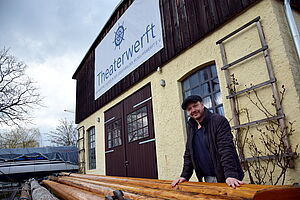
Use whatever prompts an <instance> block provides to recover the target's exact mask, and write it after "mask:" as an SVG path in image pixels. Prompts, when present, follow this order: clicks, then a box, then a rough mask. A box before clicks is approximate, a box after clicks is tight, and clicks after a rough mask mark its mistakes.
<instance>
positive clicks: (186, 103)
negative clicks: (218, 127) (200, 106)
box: [181, 95, 202, 110]
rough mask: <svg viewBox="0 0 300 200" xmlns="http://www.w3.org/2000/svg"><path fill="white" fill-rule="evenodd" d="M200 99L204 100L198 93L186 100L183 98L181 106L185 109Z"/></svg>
mask: <svg viewBox="0 0 300 200" xmlns="http://www.w3.org/2000/svg"><path fill="white" fill-rule="evenodd" d="M198 101H199V102H202V98H201V97H200V96H198V95H191V96H188V97H187V98H186V99H185V100H183V102H182V104H181V108H182V109H183V110H185V109H186V107H187V106H188V104H189V103H197V102H198Z"/></svg>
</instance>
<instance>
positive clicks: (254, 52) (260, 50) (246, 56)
mask: <svg viewBox="0 0 300 200" xmlns="http://www.w3.org/2000/svg"><path fill="white" fill-rule="evenodd" d="M267 49H268V46H264V47H262V48H260V49H257V50H255V51H253V52H251V53H249V54H248V55H245V56H243V57H241V58H239V59H237V60H235V61H233V62H231V63H228V64H227V65H225V66H224V67H222V68H221V69H222V70H225V69H228V68H229V67H231V66H233V65H236V64H238V63H240V62H242V61H244V60H246V59H248V58H251V57H252V56H254V55H256V54H258V53H260V52H263V51H265V50H267Z"/></svg>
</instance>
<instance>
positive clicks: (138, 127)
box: [127, 106, 149, 142]
mask: <svg viewBox="0 0 300 200" xmlns="http://www.w3.org/2000/svg"><path fill="white" fill-rule="evenodd" d="M127 129H128V142H133V141H136V140H139V139H142V138H146V137H148V136H149V130H148V115H147V107H146V106H144V107H142V108H140V109H138V110H136V111H134V112H132V113H130V114H128V115H127Z"/></svg>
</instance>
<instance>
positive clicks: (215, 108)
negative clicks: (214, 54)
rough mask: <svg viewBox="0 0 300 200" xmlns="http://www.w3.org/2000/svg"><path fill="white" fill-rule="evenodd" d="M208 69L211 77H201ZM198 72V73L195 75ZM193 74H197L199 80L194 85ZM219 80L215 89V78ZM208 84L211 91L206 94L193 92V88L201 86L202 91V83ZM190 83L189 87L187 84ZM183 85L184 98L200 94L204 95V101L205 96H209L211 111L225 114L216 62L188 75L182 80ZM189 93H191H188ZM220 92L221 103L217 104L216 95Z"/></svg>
mask: <svg viewBox="0 0 300 200" xmlns="http://www.w3.org/2000/svg"><path fill="white" fill-rule="evenodd" d="M207 70H209V73H210V77H208V78H207V79H206V80H205V79H202V78H201V73H205V72H206V71H207ZM195 74H196V75H195ZM193 76H197V79H198V82H197V85H194V86H192V84H191V81H192V79H191V78H192V77H193ZM216 79H217V80H218V85H219V87H218V89H216V90H215V89H214V85H213V80H216ZM186 81H188V82H189V83H188V84H186ZM205 84H208V85H209V87H210V91H207V93H205V95H203V94H198V93H196V94H195V93H192V90H194V89H196V88H199V91H200V92H201V87H202V85H205ZM186 85H188V87H187V86H186ZM181 86H182V95H183V98H186V97H187V96H189V95H199V96H201V97H202V99H203V101H204V100H205V98H207V97H209V98H210V100H211V105H212V106H211V107H207V109H209V110H210V111H213V112H214V113H218V114H221V115H224V106H223V100H222V94H221V90H220V81H219V77H218V73H217V67H216V65H215V64H210V65H206V66H204V67H202V68H200V69H198V70H197V71H195V72H193V73H192V74H190V75H189V76H188V77H186V78H185V79H183V80H182V81H181ZM187 93H189V94H188V95H187ZM218 93H220V98H221V103H220V104H216V102H215V101H216V100H215V95H216V94H218ZM220 107H221V112H219V111H218V109H219V108H220Z"/></svg>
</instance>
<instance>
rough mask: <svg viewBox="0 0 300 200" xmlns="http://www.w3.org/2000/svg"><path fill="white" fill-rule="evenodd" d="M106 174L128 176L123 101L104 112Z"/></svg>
mask: <svg viewBox="0 0 300 200" xmlns="http://www.w3.org/2000/svg"><path fill="white" fill-rule="evenodd" d="M104 120H105V121H104V126H105V159H106V175H109V176H126V168H125V159H126V158H125V145H124V133H123V132H124V128H123V127H124V124H123V103H120V104H118V105H116V106H114V107H113V108H111V109H110V110H108V111H107V112H105V113H104Z"/></svg>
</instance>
